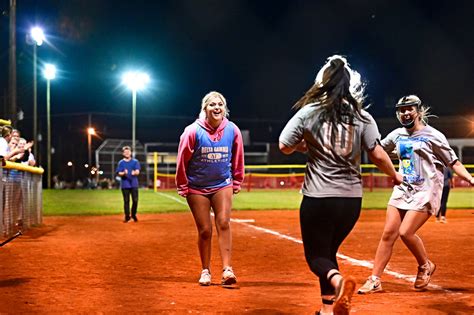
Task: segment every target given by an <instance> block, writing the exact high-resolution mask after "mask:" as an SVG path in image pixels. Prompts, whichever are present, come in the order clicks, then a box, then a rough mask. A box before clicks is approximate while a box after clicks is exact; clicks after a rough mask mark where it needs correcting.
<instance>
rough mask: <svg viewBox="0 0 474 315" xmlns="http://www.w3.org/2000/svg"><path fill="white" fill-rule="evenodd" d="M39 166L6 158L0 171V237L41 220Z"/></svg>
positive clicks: (8, 235)
mask: <svg viewBox="0 0 474 315" xmlns="http://www.w3.org/2000/svg"><path fill="white" fill-rule="evenodd" d="M42 173H43V169H42V168H37V167H30V166H26V165H23V164H20V163H11V162H6V165H4V166H3V168H2V169H1V172H0V179H1V180H0V200H1V204H0V220H1V221H0V237H4V238H7V237H10V236H12V235H13V234H15V233H16V232H18V231H24V230H27V229H29V228H30V227H31V226H34V225H37V224H41V222H42V219H43V218H42V213H43V201H42V195H43V192H42V181H41V176H42Z"/></svg>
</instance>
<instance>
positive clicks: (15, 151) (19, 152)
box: [0, 126, 36, 166]
mask: <svg viewBox="0 0 474 315" xmlns="http://www.w3.org/2000/svg"><path fill="white" fill-rule="evenodd" d="M32 147H33V141H29V142H28V141H26V139H24V138H22V137H21V134H20V131H19V130H17V129H13V128H12V127H11V126H3V127H1V137H0V156H2V157H3V160H5V161H10V162H17V163H22V164H25V165H29V166H35V165H36V160H35V157H34V155H33V153H32V152H31V148H32Z"/></svg>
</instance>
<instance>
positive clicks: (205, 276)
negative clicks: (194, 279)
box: [199, 269, 211, 286]
mask: <svg viewBox="0 0 474 315" xmlns="http://www.w3.org/2000/svg"><path fill="white" fill-rule="evenodd" d="M199 285H202V286H209V285H211V273H210V272H209V269H203V270H202V272H201V278H199Z"/></svg>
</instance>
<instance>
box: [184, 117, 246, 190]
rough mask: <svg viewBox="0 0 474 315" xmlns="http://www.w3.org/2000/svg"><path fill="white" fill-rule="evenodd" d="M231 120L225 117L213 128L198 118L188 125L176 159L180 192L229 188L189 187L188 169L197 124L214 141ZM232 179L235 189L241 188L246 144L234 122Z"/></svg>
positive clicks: (218, 138) (220, 135)
mask: <svg viewBox="0 0 474 315" xmlns="http://www.w3.org/2000/svg"><path fill="white" fill-rule="evenodd" d="M228 122H229V120H228V119H227V118H224V119H223V120H222V123H221V124H220V125H219V126H218V127H217V128H213V127H212V126H211V125H209V124H208V123H207V121H206V120H205V119H197V120H196V121H195V122H194V123H192V124H191V125H189V126H187V127H186V128H185V129H184V132H183V134H182V135H181V137H180V142H179V147H178V158H177V161H176V187H177V189H178V194H179V195H181V196H183V197H186V196H187V195H188V194H189V193H192V194H200V195H204V194H211V193H214V192H216V191H218V190H220V189H223V188H227V187H229V186H230V185H228V186H225V187H219V188H210V189H208V188H205V189H201V190H196V189H193V188H190V187H188V177H187V173H186V172H187V169H188V163H189V160H190V159H191V158H192V156H193V153H194V147H195V144H196V128H197V125H199V126H201V127H202V128H204V129H205V130H206V132H207V135H208V136H209V138H210V139H211V140H212V141H215V142H217V141H219V140H220V139H221V138H222V135H223V133H224V128H225V127H226V126H227V124H228ZM231 167H232V170H231V172H232V179H233V183H232V184H231V185H232V187H233V189H238V188H240V185H241V184H242V181H243V180H244V145H243V141H242V134H241V133H240V130H239V128H238V127H237V126H236V125H235V124H234V142H233V144H232V160H231Z"/></svg>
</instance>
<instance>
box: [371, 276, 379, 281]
mask: <svg viewBox="0 0 474 315" xmlns="http://www.w3.org/2000/svg"><path fill="white" fill-rule="evenodd" d="M370 279H372V281H377V280H380V277H377V276H374V275H371V276H370Z"/></svg>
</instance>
